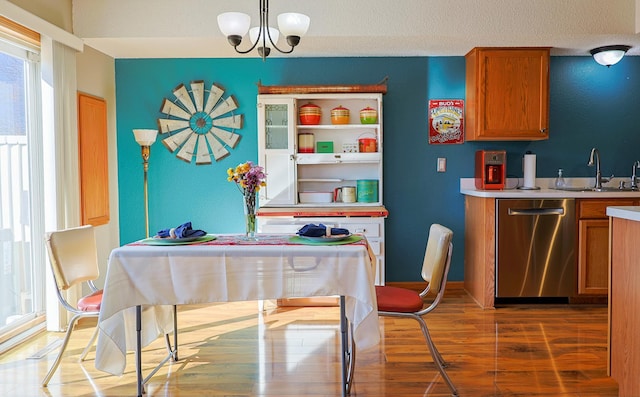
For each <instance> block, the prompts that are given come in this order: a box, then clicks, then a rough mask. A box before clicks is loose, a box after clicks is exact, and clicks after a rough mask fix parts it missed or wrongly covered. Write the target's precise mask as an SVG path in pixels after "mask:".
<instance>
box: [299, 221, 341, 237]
mask: <svg viewBox="0 0 640 397" xmlns="http://www.w3.org/2000/svg"><path fill="white" fill-rule="evenodd" d="M296 234H297V235H299V236H306V237H322V236H325V235H326V234H327V227H326V226H325V225H323V224H322V223H321V224H319V225H314V224H313V223H309V224H308V225H304V226H302V227H301V228H300V230H298V232H297V233H296ZM341 234H349V230H347V229H342V228H339V227H332V228H331V235H332V236H336V235H341Z"/></svg>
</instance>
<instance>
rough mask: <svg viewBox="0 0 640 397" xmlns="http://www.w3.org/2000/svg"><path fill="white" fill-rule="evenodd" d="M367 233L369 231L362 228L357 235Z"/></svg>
mask: <svg viewBox="0 0 640 397" xmlns="http://www.w3.org/2000/svg"><path fill="white" fill-rule="evenodd" d="M366 232H367V229H364V228H362V229H356V233H363V234H364V233H366Z"/></svg>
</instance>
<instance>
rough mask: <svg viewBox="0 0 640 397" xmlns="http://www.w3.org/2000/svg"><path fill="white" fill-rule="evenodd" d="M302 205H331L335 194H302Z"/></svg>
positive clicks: (300, 194)
mask: <svg viewBox="0 0 640 397" xmlns="http://www.w3.org/2000/svg"><path fill="white" fill-rule="evenodd" d="M298 195H299V198H300V203H302V204H307V203H330V202H331V201H332V200H333V192H300V193H298Z"/></svg>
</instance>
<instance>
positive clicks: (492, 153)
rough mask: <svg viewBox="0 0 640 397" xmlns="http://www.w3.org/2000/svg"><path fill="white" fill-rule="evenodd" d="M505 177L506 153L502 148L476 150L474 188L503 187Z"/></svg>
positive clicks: (497, 188)
mask: <svg viewBox="0 0 640 397" xmlns="http://www.w3.org/2000/svg"><path fill="white" fill-rule="evenodd" d="M506 179H507V153H506V152H505V151H504V150H478V151H476V172H475V180H476V189H481V190H499V189H504V185H505V181H506Z"/></svg>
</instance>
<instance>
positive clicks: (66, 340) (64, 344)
mask: <svg viewBox="0 0 640 397" xmlns="http://www.w3.org/2000/svg"><path fill="white" fill-rule="evenodd" d="M80 317H82V315H80V314H76V315H75V316H73V317H72V318H71V321H69V325H68V326H67V333H66V334H65V337H64V341H63V342H62V346H60V352H59V353H58V356H57V357H56V360H55V361H54V362H53V365H52V366H51V368H50V369H49V372H47V375H46V376H45V377H44V379H43V380H42V386H43V387H47V385H48V384H49V381H50V380H51V377H52V376H53V374H54V373H55V372H56V370H57V369H58V365H60V360H61V359H62V355H63V354H64V351H65V350H66V348H67V345H68V344H69V338H70V337H71V332H73V327H74V326H75V325H76V321H78V319H79V318H80Z"/></svg>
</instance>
